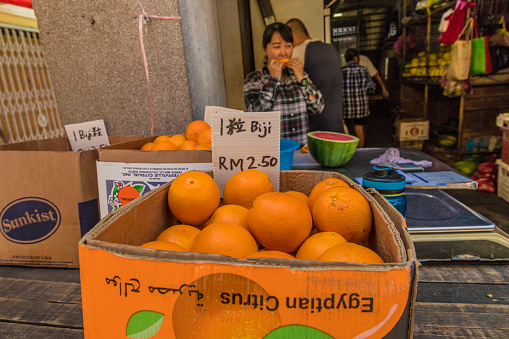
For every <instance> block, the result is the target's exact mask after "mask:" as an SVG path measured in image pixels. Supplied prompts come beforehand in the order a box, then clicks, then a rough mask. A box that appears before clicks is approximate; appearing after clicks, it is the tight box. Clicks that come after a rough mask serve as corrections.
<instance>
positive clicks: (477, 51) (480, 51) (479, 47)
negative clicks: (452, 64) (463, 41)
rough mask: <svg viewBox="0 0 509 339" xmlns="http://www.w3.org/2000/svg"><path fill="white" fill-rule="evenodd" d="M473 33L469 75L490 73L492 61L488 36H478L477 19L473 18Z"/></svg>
mask: <svg viewBox="0 0 509 339" xmlns="http://www.w3.org/2000/svg"><path fill="white" fill-rule="evenodd" d="M473 23H474V34H475V37H474V38H473V39H472V57H471V60H470V75H479V74H491V73H492V72H493V63H492V60H491V53H490V38H489V37H487V36H479V32H478V25H477V20H476V19H474V21H473Z"/></svg>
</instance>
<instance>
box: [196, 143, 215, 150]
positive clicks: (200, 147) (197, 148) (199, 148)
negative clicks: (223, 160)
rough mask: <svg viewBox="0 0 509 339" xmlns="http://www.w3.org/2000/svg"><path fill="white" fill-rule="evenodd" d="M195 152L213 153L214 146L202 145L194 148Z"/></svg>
mask: <svg viewBox="0 0 509 339" xmlns="http://www.w3.org/2000/svg"><path fill="white" fill-rule="evenodd" d="M193 150H195V151H199V150H202V151H212V146H211V145H209V144H201V145H198V146H196V147H195V148H193Z"/></svg>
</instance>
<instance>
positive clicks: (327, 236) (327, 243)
mask: <svg viewBox="0 0 509 339" xmlns="http://www.w3.org/2000/svg"><path fill="white" fill-rule="evenodd" d="M344 242H346V239H345V238H343V236H342V235H341V234H339V233H336V232H320V233H316V234H315V235H312V236H310V237H309V238H307V239H306V241H304V242H303V243H302V245H301V246H300V248H299V250H298V251H297V254H296V255H295V257H296V258H297V259H302V260H318V257H319V256H320V255H322V254H323V252H325V251H327V250H328V249H329V248H332V247H334V246H336V245H339V244H342V243H344Z"/></svg>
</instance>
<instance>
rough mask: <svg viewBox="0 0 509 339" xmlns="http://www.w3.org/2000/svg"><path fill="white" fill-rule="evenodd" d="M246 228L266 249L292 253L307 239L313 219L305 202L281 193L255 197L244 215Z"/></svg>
mask: <svg viewBox="0 0 509 339" xmlns="http://www.w3.org/2000/svg"><path fill="white" fill-rule="evenodd" d="M247 222H248V224H249V229H250V230H251V233H252V234H253V235H254V237H255V238H256V240H258V242H259V243H260V244H261V245H262V246H263V247H265V248H267V249H268V250H273V251H283V252H294V251H296V250H297V249H298V248H299V246H300V245H301V244H302V243H303V242H304V240H306V239H307V237H308V236H309V233H310V232H311V227H312V225H313V220H312V218H311V212H310V211H309V208H307V206H306V203H305V202H303V201H302V200H300V199H298V198H295V197H292V196H291V195H290V194H286V193H281V192H269V193H264V194H262V195H260V196H259V197H257V198H256V199H255V200H254V201H253V204H252V207H251V209H250V210H249V213H248V215H247Z"/></svg>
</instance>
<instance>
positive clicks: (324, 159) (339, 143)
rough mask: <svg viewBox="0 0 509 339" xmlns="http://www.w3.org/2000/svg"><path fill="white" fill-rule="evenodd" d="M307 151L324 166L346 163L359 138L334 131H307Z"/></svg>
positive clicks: (353, 151)
mask: <svg viewBox="0 0 509 339" xmlns="http://www.w3.org/2000/svg"><path fill="white" fill-rule="evenodd" d="M308 145H309V152H310V153H311V156H312V157H313V159H315V160H316V161H317V162H318V163H319V164H320V165H322V166H324V167H338V166H342V165H344V164H346V163H347V162H348V161H350V159H351V158H352V156H353V155H354V153H355V150H356V149H357V146H358V145H359V138H357V137H354V136H353V135H348V134H344V133H336V132H325V131H315V132H309V133H308Z"/></svg>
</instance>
